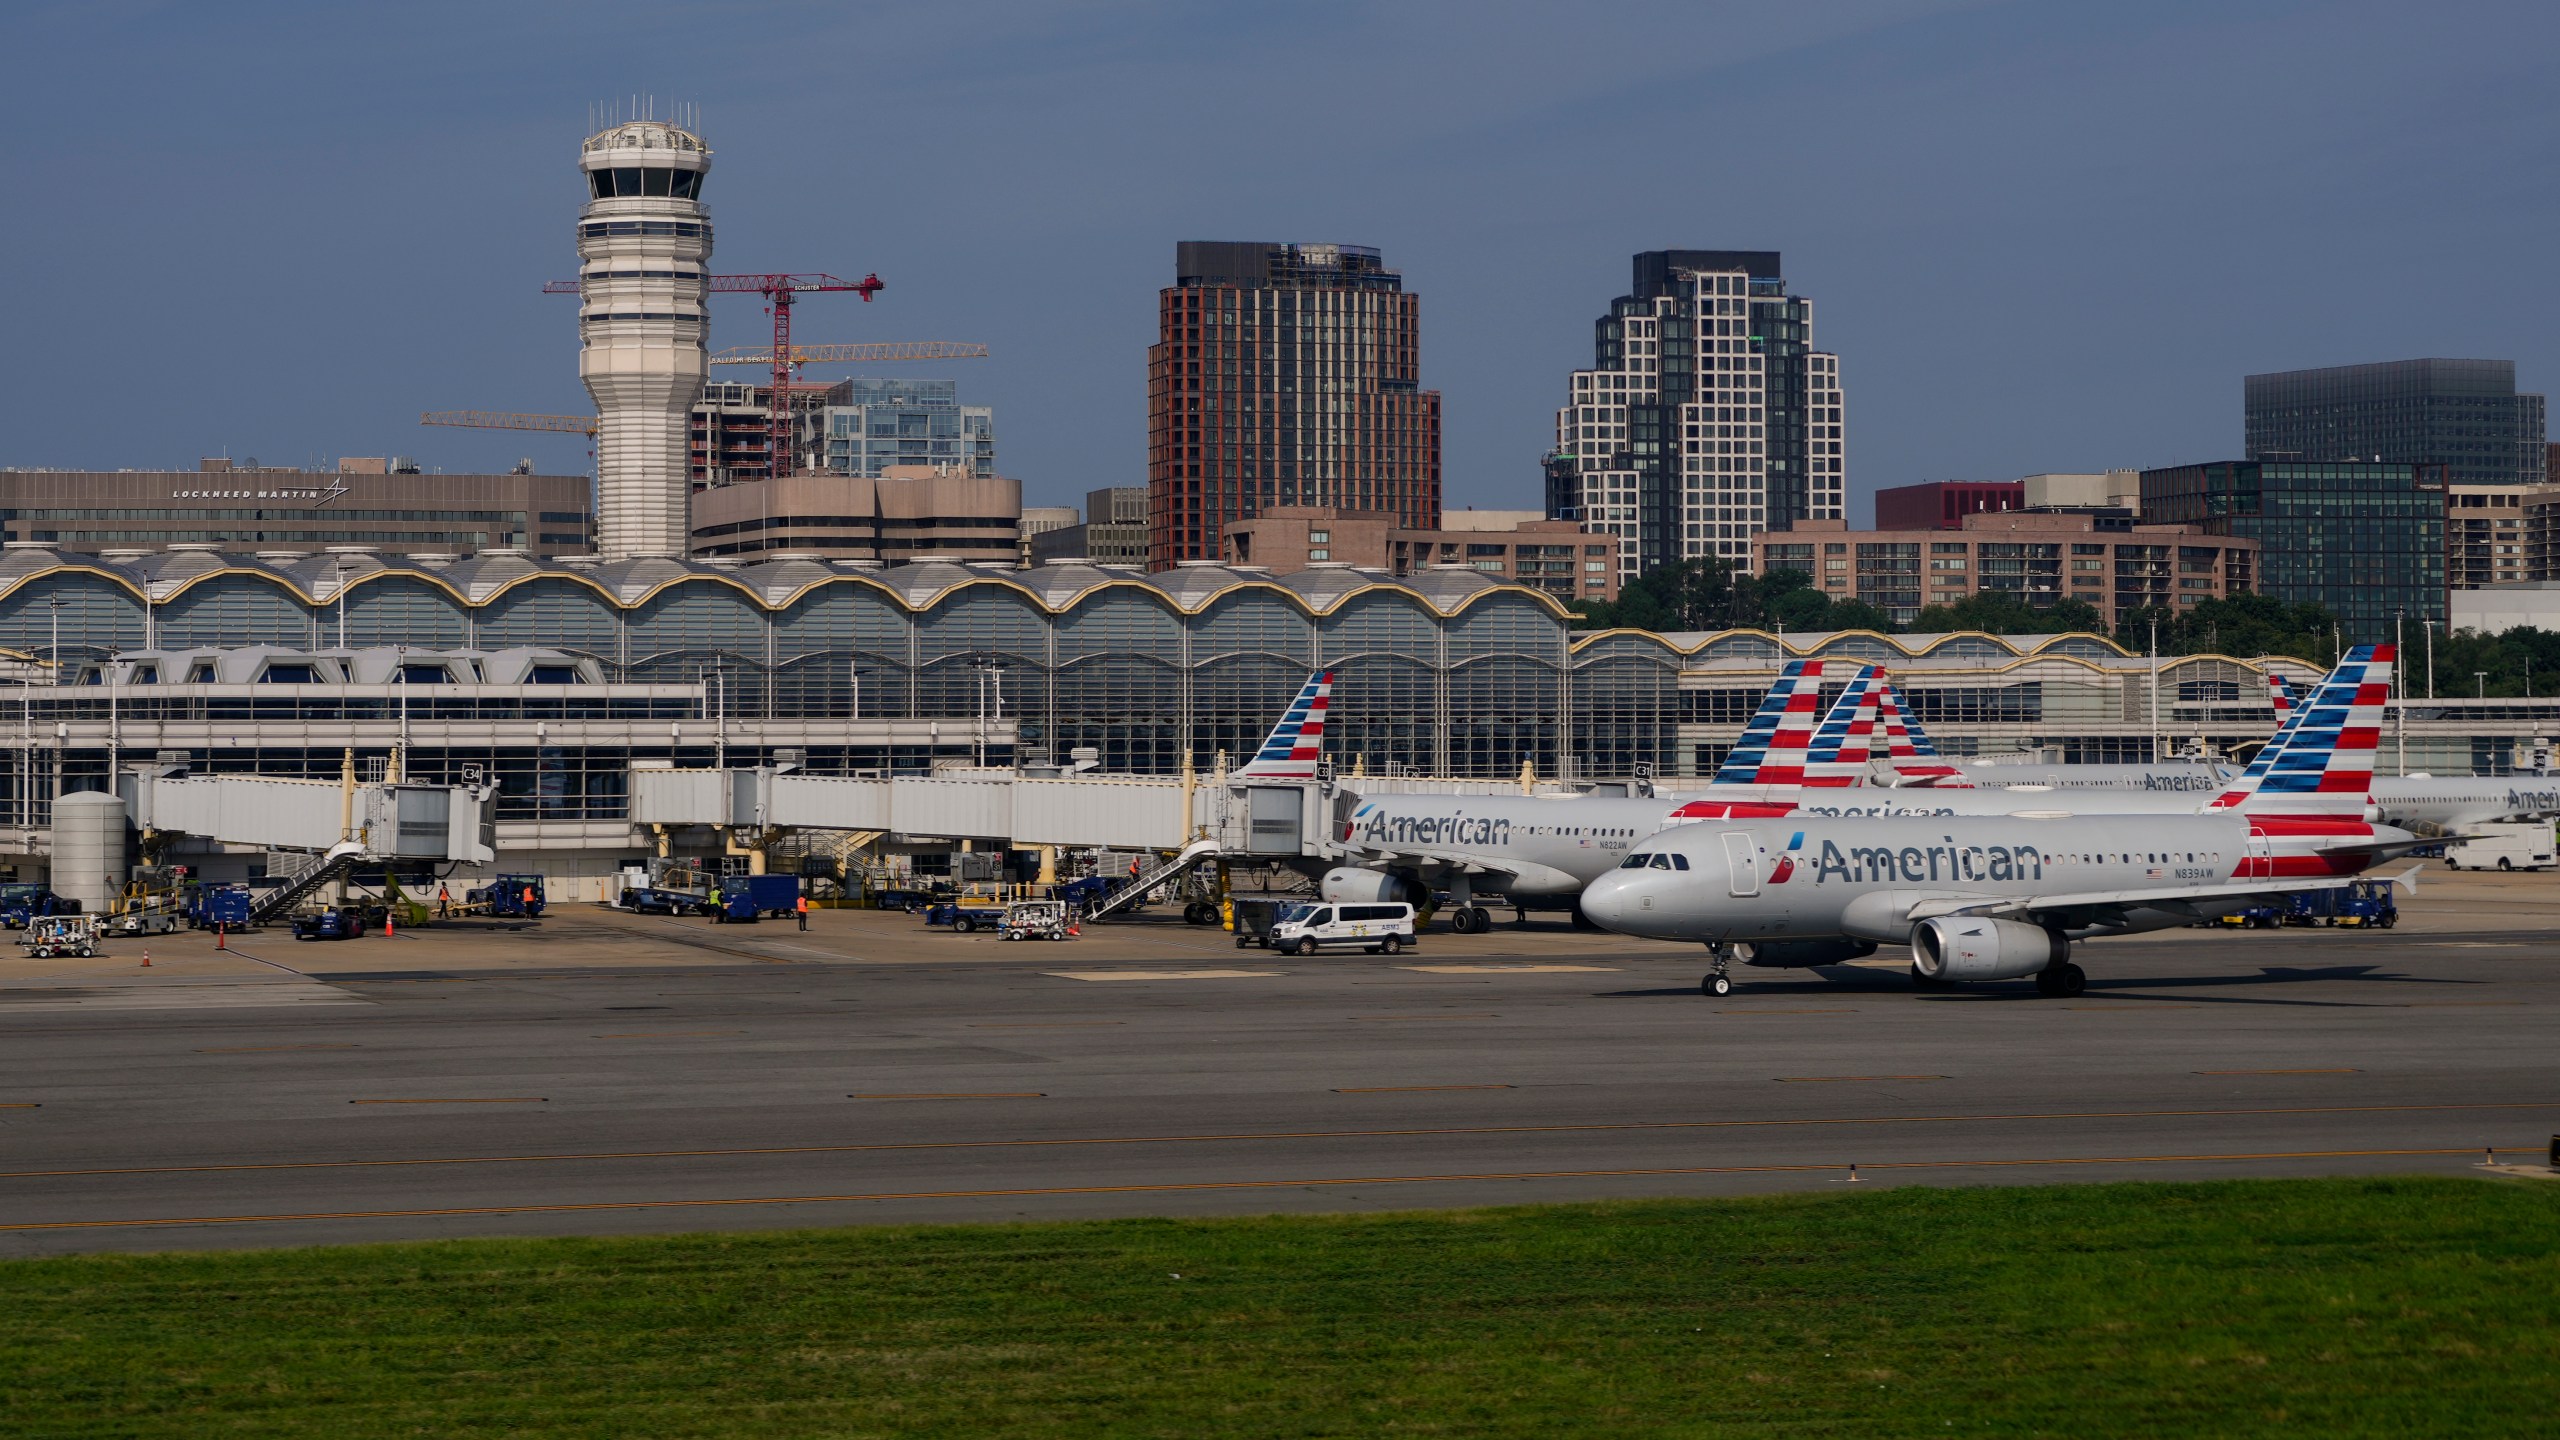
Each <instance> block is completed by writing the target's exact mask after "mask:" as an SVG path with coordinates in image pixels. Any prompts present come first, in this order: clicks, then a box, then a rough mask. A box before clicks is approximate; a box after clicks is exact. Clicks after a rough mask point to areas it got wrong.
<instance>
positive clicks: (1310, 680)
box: [1235, 670, 1333, 780]
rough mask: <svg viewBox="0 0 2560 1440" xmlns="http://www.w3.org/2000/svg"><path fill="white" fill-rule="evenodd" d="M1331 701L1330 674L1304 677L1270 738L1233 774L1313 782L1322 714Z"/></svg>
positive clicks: (1320, 749) (1321, 748)
mask: <svg viewBox="0 0 2560 1440" xmlns="http://www.w3.org/2000/svg"><path fill="white" fill-rule="evenodd" d="M1332 700H1333V672H1332V671H1330V670H1325V671H1320V672H1318V673H1317V674H1314V675H1310V676H1308V677H1307V683H1306V685H1305V686H1304V687H1303V688H1301V689H1300V690H1299V691H1298V698H1297V699H1295V700H1292V701H1290V702H1289V711H1288V713H1287V714H1285V715H1283V716H1281V717H1280V723H1279V724H1277V725H1275V726H1273V727H1271V738H1270V739H1268V740H1265V741H1263V742H1262V748H1261V749H1260V750H1258V751H1256V752H1254V757H1253V758H1252V759H1251V760H1249V761H1247V762H1245V764H1244V767H1243V768H1242V769H1239V770H1237V771H1236V772H1235V773H1236V774H1238V775H1241V776H1245V777H1247V778H1249V779H1256V780H1313V779H1314V778H1316V759H1317V757H1318V756H1320V755H1322V754H1323V753H1324V712H1325V708H1326V707H1327V706H1328V705H1330V704H1331V703H1332Z"/></svg>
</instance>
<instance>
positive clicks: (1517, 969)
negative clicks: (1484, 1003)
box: [1396, 965, 1626, 975]
mask: <svg viewBox="0 0 2560 1440" xmlns="http://www.w3.org/2000/svg"><path fill="white" fill-rule="evenodd" d="M1396 968H1397V969H1399V970H1420V971H1424V972H1426V973H1428V974H1432V975H1550V974H1563V973H1566V972H1568V971H1571V972H1577V973H1598V972H1606V973H1609V974H1616V973H1617V972H1618V971H1620V970H1622V969H1624V968H1626V967H1624V966H1621V965H1399V966H1397V967H1396Z"/></svg>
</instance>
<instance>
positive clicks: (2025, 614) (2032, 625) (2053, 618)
mask: <svg viewBox="0 0 2560 1440" xmlns="http://www.w3.org/2000/svg"><path fill="white" fill-rule="evenodd" d="M1911 628H1912V629H1914V630H1916V631H1919V632H1921V633H1923V634H1934V633H1938V632H1941V631H1948V630H1979V631H1981V632H1983V633H1984V634H1986V635H2045V634H2051V633H2055V632H2059V631H2066V630H2096V631H2099V632H2101V633H2104V631H2105V629H2106V620H2105V617H2103V616H2101V615H2099V613H2098V611H2097V609H2096V607H2094V606H2092V605H2090V604H2089V603H2088V602H2087V601H2085V600H2056V601H2054V602H2052V603H2051V604H2048V605H2031V604H2029V603H2027V602H2026V601H2025V600H2023V599H2021V598H2019V597H2018V595H2017V594H2016V593H2015V592H2013V591H2008V590H1984V591H1981V592H1979V593H1977V594H1972V595H1968V596H1966V597H1965V598H1963V599H1962V600H1959V601H1957V602H1955V603H1954V604H1952V605H1931V606H1928V607H1927V608H1925V609H1923V610H1922V611H1921V612H1920V617H1919V618H1918V619H1916V620H1914V621H1912V622H1911Z"/></svg>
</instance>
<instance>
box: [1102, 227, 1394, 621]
mask: <svg viewBox="0 0 2560 1440" xmlns="http://www.w3.org/2000/svg"><path fill="white" fill-rule="evenodd" d="M1157 327H1158V330H1157V335H1158V338H1157V342H1156V344H1155V345H1153V346H1152V347H1150V348H1149V349H1148V351H1147V492H1148V499H1147V505H1148V533H1149V550H1148V557H1149V558H1148V563H1149V565H1150V566H1151V567H1153V568H1155V569H1159V570H1162V569H1169V568H1171V567H1172V566H1173V565H1175V564H1177V563H1179V562H1181V561H1184V560H1215V559H1216V558H1218V552H1219V536H1220V535H1221V533H1222V532H1223V530H1224V528H1225V526H1226V524H1227V522H1229V521H1232V520H1243V519H1249V518H1251V517H1252V516H1255V515H1258V514H1260V513H1261V512H1262V511H1263V510H1264V509H1265V508H1267V507H1269V506H1273V505H1335V506H1341V507H1344V508H1347V509H1357V510H1386V511H1392V512H1394V513H1395V514H1396V515H1397V516H1399V517H1401V518H1402V519H1403V520H1404V522H1405V523H1406V524H1409V525H1413V526H1417V527H1419V526H1425V525H1428V524H1430V523H1432V522H1433V521H1434V520H1435V519H1437V518H1438V516H1439V513H1440V394H1439V392H1438V391H1436V390H1425V389H1423V388H1422V361H1421V353H1422V340H1421V300H1420V297H1418V296H1415V295H1412V294H1410V293H1408V292H1407V291H1406V290H1405V288H1404V279H1403V277H1402V276H1400V275H1398V274H1397V273H1396V272H1394V271H1392V270H1389V269H1387V268H1386V265H1385V263H1384V262H1383V260H1382V259H1381V258H1380V256H1379V254H1378V252H1377V251H1375V250H1372V249H1369V248H1367V247H1365V246H1359V245H1291V244H1276V243H1270V242H1264V241H1210V240H1185V241H1183V242H1182V243H1181V244H1179V245H1178V246H1176V247H1175V251H1174V283H1173V285H1172V286H1170V287H1169V288H1167V289H1166V290H1164V291H1163V292H1162V293H1161V294H1160V295H1159V296H1158V297H1157Z"/></svg>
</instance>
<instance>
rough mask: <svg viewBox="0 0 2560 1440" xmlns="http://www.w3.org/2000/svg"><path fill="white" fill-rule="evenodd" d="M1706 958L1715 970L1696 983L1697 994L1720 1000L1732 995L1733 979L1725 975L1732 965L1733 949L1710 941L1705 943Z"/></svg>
mask: <svg viewBox="0 0 2560 1440" xmlns="http://www.w3.org/2000/svg"><path fill="white" fill-rule="evenodd" d="M1707 956H1708V959H1709V960H1710V962H1711V963H1713V965H1714V966H1715V968H1714V969H1712V970H1709V971H1708V972H1707V974H1706V978H1704V979H1702V980H1700V981H1699V982H1698V993H1699V994H1701V995H1704V996H1707V997H1709V998H1710V999H1716V1000H1721V999H1723V998H1724V997H1725V996H1727V995H1730V994H1732V993H1733V977H1732V976H1731V975H1728V974H1726V973H1725V972H1726V970H1727V969H1729V968H1730V967H1731V966H1732V964H1733V947H1732V946H1730V945H1726V944H1722V943H1720V942H1718V941H1714V940H1710V941H1708V942H1707Z"/></svg>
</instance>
